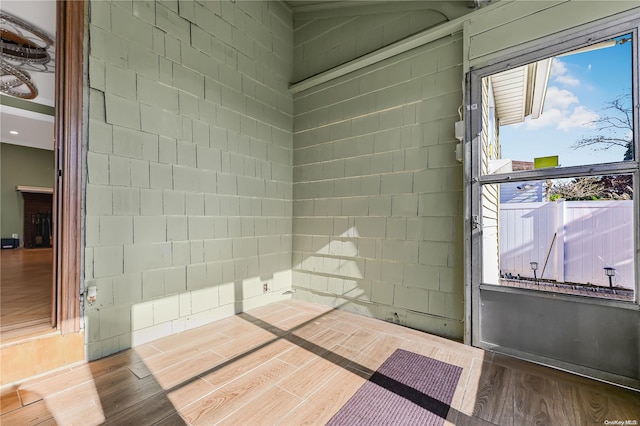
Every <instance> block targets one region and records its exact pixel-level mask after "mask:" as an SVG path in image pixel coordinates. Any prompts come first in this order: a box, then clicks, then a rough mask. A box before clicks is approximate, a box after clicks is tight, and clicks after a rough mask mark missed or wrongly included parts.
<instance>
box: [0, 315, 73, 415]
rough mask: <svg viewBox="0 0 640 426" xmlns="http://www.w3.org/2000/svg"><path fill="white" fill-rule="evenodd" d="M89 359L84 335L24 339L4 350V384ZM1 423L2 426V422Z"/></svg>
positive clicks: (0, 362)
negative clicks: (86, 353) (86, 354)
mask: <svg viewBox="0 0 640 426" xmlns="http://www.w3.org/2000/svg"><path fill="white" fill-rule="evenodd" d="M84 359H85V354H84V333H69V334H66V335H62V334H61V333H60V332H59V331H57V330H55V329H53V328H51V327H49V332H48V333H46V334H43V333H42V332H39V333H37V334H35V335H30V336H24V335H22V336H20V337H19V338H16V339H14V340H11V341H8V342H4V341H3V342H2V347H0V366H1V369H0V385H2V386H4V385H7V384H9V383H14V382H17V381H20V380H24V379H26V378H28V377H32V376H36V375H39V374H42V373H46V372H48V371H52V370H56V369H59V368H61V367H64V366H68V365H72V364H75V363H77V362H79V361H83V360H84ZM0 423H2V422H1V421H0Z"/></svg>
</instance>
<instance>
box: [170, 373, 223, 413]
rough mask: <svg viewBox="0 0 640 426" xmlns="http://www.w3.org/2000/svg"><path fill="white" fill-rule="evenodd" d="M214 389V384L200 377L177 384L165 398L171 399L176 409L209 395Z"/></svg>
mask: <svg viewBox="0 0 640 426" xmlns="http://www.w3.org/2000/svg"><path fill="white" fill-rule="evenodd" d="M215 389H216V387H215V386H214V385H212V384H211V383H209V382H207V381H206V380H204V379H202V378H198V379H196V380H194V381H190V382H189V383H186V384H185V385H183V386H178V387H176V388H175V389H173V390H170V391H169V392H168V394H167V398H169V400H170V401H171V403H172V404H173V406H174V407H175V408H176V409H181V408H184V407H186V406H187V405H189V404H191V403H193V402H195V401H197V400H198V399H200V398H203V397H205V396H207V395H209V394H210V393H211V392H213V391H214V390H215Z"/></svg>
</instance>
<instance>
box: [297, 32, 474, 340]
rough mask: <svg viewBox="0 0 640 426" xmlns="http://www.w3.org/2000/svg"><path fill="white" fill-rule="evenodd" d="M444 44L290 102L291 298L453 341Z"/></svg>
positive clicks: (457, 290)
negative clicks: (291, 193)
mask: <svg viewBox="0 0 640 426" xmlns="http://www.w3.org/2000/svg"><path fill="white" fill-rule="evenodd" d="M462 78H463V74H462V35H461V34H455V35H453V36H448V37H445V38H443V39H440V40H437V41H434V42H432V43H429V44H427V45H425V46H422V47H420V48H417V49H413V50H411V51H409V52H406V53H404V54H402V55H399V56H396V57H393V58H390V59H388V60H386V61H384V62H381V63H378V64H375V65H372V66H369V67H366V68H364V69H362V70H359V71H357V72H355V73H351V74H348V75H346V76H344V77H341V78H339V79H337V80H333V81H331V82H328V83H324V84H322V85H320V86H317V87H315V88H312V89H309V90H307V91H304V92H301V93H299V94H297V95H296V96H295V101H294V110H295V120H294V190H293V192H294V209H293V215H294V219H293V231H294V240H293V283H294V287H295V288H296V297H300V298H303V299H306V300H310V301H314V302H318V303H323V304H328V305H330V306H334V307H338V308H340V309H346V310H350V311H353V312H358V313H361V314H364V315H368V316H373V317H376V318H379V319H384V320H389V321H394V322H399V323H401V324H405V325H408V326H411V327H414V328H418V329H421V330H425V331H429V332H432V333H437V334H441V335H446V336H449V337H453V338H462V335H463V322H462V320H463V312H464V304H463V270H464V268H463V267H464V263H463V256H462V251H463V238H462V235H463V232H462V229H461V227H460V223H461V222H462V201H463V200H462V189H463V185H462V166H461V164H460V163H459V162H457V161H456V160H455V144H456V143H457V140H456V139H455V138H454V135H453V125H454V122H455V121H457V120H459V118H458V112H457V110H458V107H459V106H460V105H461V104H462V85H461V81H462Z"/></svg>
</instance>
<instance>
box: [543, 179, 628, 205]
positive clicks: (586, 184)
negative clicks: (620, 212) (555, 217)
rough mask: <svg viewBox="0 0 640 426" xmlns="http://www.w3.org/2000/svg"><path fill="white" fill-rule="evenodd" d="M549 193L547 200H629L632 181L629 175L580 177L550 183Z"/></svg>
mask: <svg viewBox="0 0 640 426" xmlns="http://www.w3.org/2000/svg"><path fill="white" fill-rule="evenodd" d="M549 194H550V195H549V201H555V200H557V199H560V198H563V199H565V200H567V201H585V200H631V199H633V181H632V176H631V175H607V176H588V177H580V178H575V179H572V180H571V181H569V182H561V183H556V184H553V185H551V187H550V189H549Z"/></svg>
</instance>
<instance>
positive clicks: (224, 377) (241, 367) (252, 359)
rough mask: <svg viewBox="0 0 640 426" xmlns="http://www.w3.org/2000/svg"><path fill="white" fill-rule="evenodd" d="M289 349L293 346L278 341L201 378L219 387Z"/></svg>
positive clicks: (283, 341)
mask: <svg viewBox="0 0 640 426" xmlns="http://www.w3.org/2000/svg"><path fill="white" fill-rule="evenodd" d="M291 348H293V344H291V343H290V342H288V341H286V340H282V339H279V340H276V341H275V342H273V343H270V344H269V345H267V346H265V347H263V348H260V349H258V350H256V351H255V352H252V353H250V354H246V355H242V356H239V357H238V358H236V359H233V360H229V361H228V362H227V363H224V364H223V365H222V366H220V367H215V368H214V369H213V371H208V372H206V373H205V374H203V375H202V376H201V377H202V378H203V379H205V380H206V381H207V382H209V383H211V384H212V385H214V386H216V387H221V386H224V385H225V384H226V383H228V382H230V381H232V380H234V379H237V378H238V377H241V376H243V375H244V374H246V373H247V372H249V371H251V370H253V369H255V368H257V367H258V366H260V365H262V364H264V363H266V362H268V361H269V360H271V359H273V358H276V357H278V358H279V357H280V356H281V355H282V354H283V353H286V352H287V351H289V350H291Z"/></svg>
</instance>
